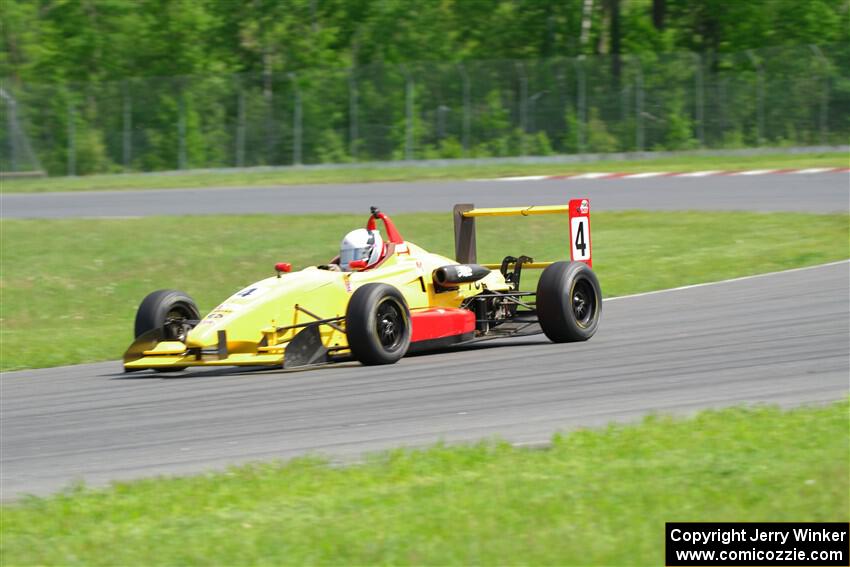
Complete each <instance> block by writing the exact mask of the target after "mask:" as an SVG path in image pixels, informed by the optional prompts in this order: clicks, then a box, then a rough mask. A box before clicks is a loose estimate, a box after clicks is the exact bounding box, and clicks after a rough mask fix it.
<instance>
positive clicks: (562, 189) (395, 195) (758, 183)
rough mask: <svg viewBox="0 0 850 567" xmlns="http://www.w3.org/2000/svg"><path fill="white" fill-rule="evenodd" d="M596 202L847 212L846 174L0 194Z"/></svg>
mask: <svg viewBox="0 0 850 567" xmlns="http://www.w3.org/2000/svg"><path fill="white" fill-rule="evenodd" d="M578 196H583V197H589V198H590V199H591V201H592V203H593V208H594V210H596V211H600V210H624V209H645V210H668V211H675V210H689V209H694V210H717V211H728V210H743V211H763V212H770V211H798V212H813V213H827V212H844V211H847V210H848V208H850V175H848V174H847V173H817V174H786V175H758V176H749V175H738V176H736V175H722V176H711V177H657V178H649V179H595V180H580V179H570V180H548V181H443V182H420V183H408V182H405V183H368V184H359V185H355V184H348V185H306V186H295V185H293V186H277V187H245V188H209V189H164V190H149V191H91V192H74V193H42V194H15V193H4V194H0V211H2V216H3V218H64V217H136V216H151V215H187V214H194V215H202V214H252V213H271V214H294V213H363V212H364V211H368V209H369V206H370V205H377V206H379V207H381V209H382V210H384V211H387V212H390V213H400V212H424V211H436V212H439V211H450V210H451V207H452V205H454V204H455V203H460V202H471V203H475V204H477V205H479V206H483V205H486V206H488V207H500V206H511V205H525V204H528V205H535V204H540V205H544V204H554V203H563V202H565V201H566V200H567V199H569V198H573V197H578Z"/></svg>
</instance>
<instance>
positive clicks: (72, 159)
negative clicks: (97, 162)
mask: <svg viewBox="0 0 850 567" xmlns="http://www.w3.org/2000/svg"><path fill="white" fill-rule="evenodd" d="M76 121H77V118H76V116H75V115H74V103H73V102H72V101H71V98H70V96H69V97H68V175H70V176H74V175H77V140H76V138H77V125H76Z"/></svg>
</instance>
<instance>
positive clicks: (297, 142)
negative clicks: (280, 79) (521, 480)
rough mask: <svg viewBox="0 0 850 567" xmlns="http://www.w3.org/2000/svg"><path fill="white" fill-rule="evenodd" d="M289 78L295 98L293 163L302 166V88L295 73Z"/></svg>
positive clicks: (290, 74) (293, 111) (293, 112)
mask: <svg viewBox="0 0 850 567" xmlns="http://www.w3.org/2000/svg"><path fill="white" fill-rule="evenodd" d="M289 78H290V79H291V80H292V88H293V95H294V98H295V100H294V103H295V104H294V106H295V108H293V110H292V163H293V164H294V165H301V126H302V125H301V120H302V113H301V87H299V86H298V76H297V75H296V74H295V73H289Z"/></svg>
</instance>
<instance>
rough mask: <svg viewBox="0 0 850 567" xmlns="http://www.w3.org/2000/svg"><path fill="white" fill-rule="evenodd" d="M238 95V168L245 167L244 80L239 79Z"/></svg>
mask: <svg viewBox="0 0 850 567" xmlns="http://www.w3.org/2000/svg"><path fill="white" fill-rule="evenodd" d="M236 81H237V83H238V87H237V88H238V89H239V91H238V93H237V94H236V96H237V98H236V167H244V166H245V88H244V86H243V85H242V78H241V77H237V79H236Z"/></svg>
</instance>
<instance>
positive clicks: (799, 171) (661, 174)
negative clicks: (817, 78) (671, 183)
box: [469, 167, 850, 181]
mask: <svg viewBox="0 0 850 567" xmlns="http://www.w3.org/2000/svg"><path fill="white" fill-rule="evenodd" d="M847 172H850V167H810V168H807V169H748V170H743V171H740V170H737V171H726V170H722V169H710V170H706V171H647V172H643V173H622V172H620V173H577V174H574V175H521V176H517V177H495V178H492V179H470V180H469V181H546V180H561V181H566V180H574V179H649V178H652V177H709V176H712V175H726V176H738V175H769V174H770V175H774V174H782V175H811V174H816V173H847Z"/></svg>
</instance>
